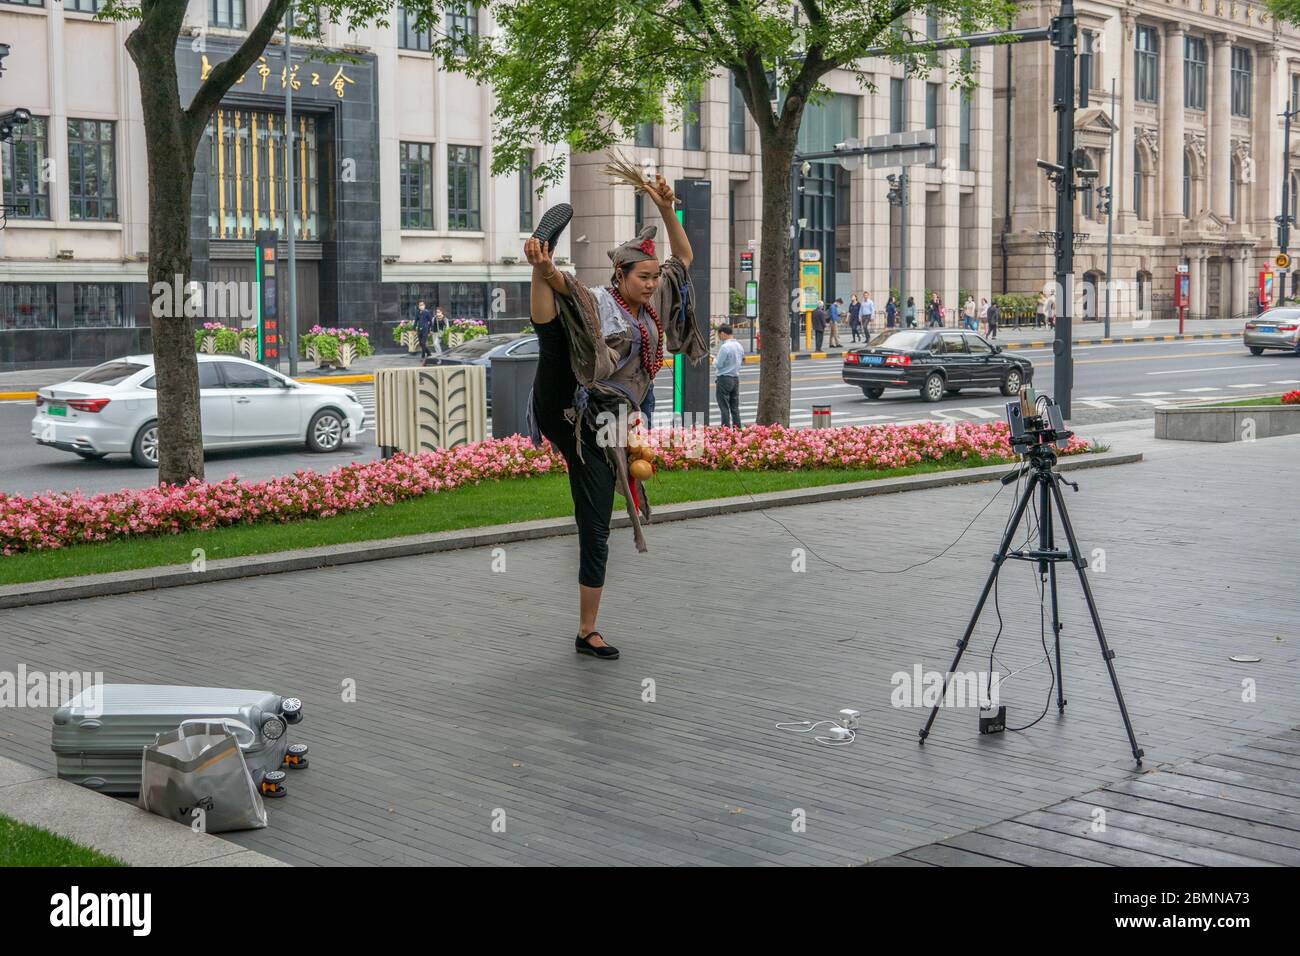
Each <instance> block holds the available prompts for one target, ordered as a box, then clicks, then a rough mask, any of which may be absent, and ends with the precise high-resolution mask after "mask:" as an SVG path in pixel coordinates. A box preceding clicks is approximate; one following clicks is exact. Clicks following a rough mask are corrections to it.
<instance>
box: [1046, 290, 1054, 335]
mask: <svg viewBox="0 0 1300 956" xmlns="http://www.w3.org/2000/svg"><path fill="white" fill-rule="evenodd" d="M1047 324H1048V325H1049V326H1051V327H1052V328H1056V293H1055V292H1053V293H1052V294H1051V295H1049V296H1048V297H1047Z"/></svg>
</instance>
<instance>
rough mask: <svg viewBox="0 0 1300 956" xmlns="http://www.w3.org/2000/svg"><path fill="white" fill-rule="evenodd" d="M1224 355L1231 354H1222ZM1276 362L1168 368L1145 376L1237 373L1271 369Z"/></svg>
mask: <svg viewBox="0 0 1300 956" xmlns="http://www.w3.org/2000/svg"><path fill="white" fill-rule="evenodd" d="M1224 354H1225V355H1228V354H1231V353H1227V352H1225V353H1224ZM1277 364H1278V363H1277V362H1268V363H1267V364H1265V365H1256V364H1255V363H1254V362H1252V363H1251V364H1250V365H1216V366H1214V367H1213V368H1170V369H1165V370H1164V371H1162V372H1147V373H1146V374H1147V375H1186V374H1188V373H1190V372H1239V371H1241V370H1242V369H1244V368H1251V369H1256V368H1272V367H1273V366H1274V365H1277Z"/></svg>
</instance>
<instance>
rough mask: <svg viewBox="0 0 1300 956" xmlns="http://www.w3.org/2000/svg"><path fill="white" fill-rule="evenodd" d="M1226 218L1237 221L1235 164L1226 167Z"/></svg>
mask: <svg viewBox="0 0 1300 956" xmlns="http://www.w3.org/2000/svg"><path fill="white" fill-rule="evenodd" d="M1228 218H1229V219H1231V220H1232V221H1233V222H1236V221H1237V169H1236V164H1235V163H1230V164H1229V166H1228Z"/></svg>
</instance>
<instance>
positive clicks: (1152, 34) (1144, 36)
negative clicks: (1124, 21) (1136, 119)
mask: <svg viewBox="0 0 1300 956" xmlns="http://www.w3.org/2000/svg"><path fill="white" fill-rule="evenodd" d="M1135 42H1136V44H1137V47H1136V49H1137V98H1138V99H1139V100H1141V101H1142V102H1144V103H1154V102H1156V99H1157V96H1156V91H1157V90H1158V89H1159V87H1158V86H1157V77H1158V76H1159V75H1160V37H1159V34H1157V33H1156V28H1155V27H1138V28H1137V39H1136V40H1135Z"/></svg>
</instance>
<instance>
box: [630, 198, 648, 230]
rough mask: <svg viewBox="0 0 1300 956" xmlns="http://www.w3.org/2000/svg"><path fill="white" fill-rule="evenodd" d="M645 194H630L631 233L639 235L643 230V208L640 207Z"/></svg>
mask: <svg viewBox="0 0 1300 956" xmlns="http://www.w3.org/2000/svg"><path fill="white" fill-rule="evenodd" d="M644 196H645V194H644V193H643V192H641V190H639V189H638V190H637V191H636V192H634V193H632V221H633V225H634V228H633V230H632V232H633V233H634V234H635V235H638V236H639V235H640V234H641V230H642V229H644V228H645V207H644V206H642V205H641V200H642V199H643V198H644Z"/></svg>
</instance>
